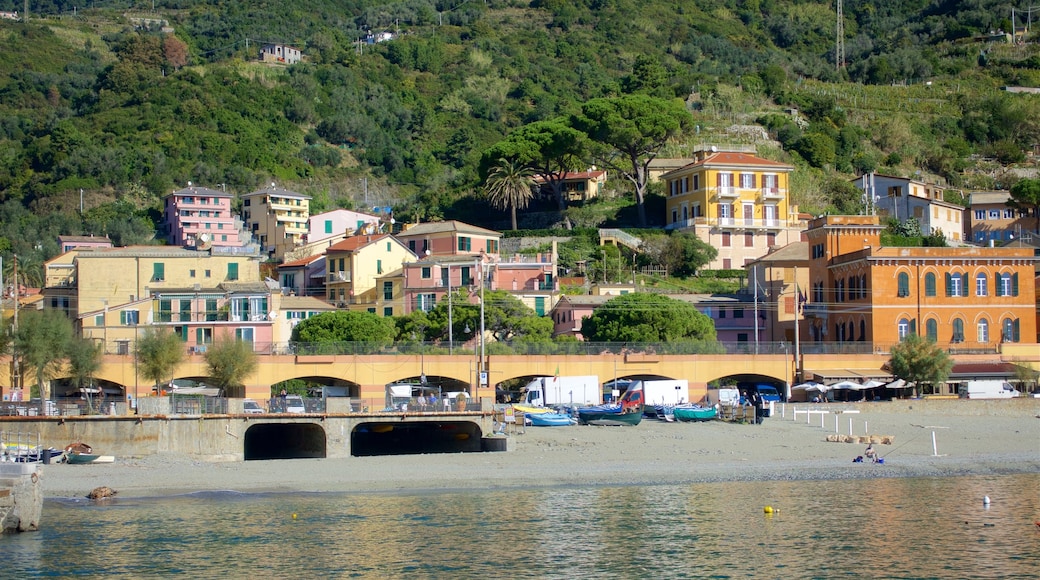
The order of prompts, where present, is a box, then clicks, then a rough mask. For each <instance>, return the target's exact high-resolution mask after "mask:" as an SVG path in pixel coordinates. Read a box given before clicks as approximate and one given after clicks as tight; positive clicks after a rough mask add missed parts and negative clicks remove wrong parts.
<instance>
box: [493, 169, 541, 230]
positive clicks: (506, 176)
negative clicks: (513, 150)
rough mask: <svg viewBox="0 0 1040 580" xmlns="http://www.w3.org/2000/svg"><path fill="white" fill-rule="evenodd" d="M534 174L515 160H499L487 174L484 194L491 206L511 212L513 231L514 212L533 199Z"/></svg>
mask: <svg viewBox="0 0 1040 580" xmlns="http://www.w3.org/2000/svg"><path fill="white" fill-rule="evenodd" d="M534 188H535V182H534V172H533V171H531V168H530V167H528V166H527V165H525V164H523V163H520V162H519V161H517V160H515V159H505V158H502V159H499V160H498V165H496V166H495V167H493V168H492V169H491V171H489V172H488V177H487V182H486V183H485V184H484V192H485V193H486V194H487V196H488V200H489V201H490V202H491V205H492V206H494V207H496V208H498V209H507V208H508V209H510V210H512V218H513V229H514V230H515V229H516V210H517V208H520V209H523V208H525V207H527V204H529V203H530V202H531V198H532V197H534Z"/></svg>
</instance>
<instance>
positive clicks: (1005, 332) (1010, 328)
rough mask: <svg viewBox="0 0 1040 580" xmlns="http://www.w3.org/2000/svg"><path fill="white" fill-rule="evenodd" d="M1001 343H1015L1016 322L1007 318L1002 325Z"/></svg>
mask: <svg viewBox="0 0 1040 580" xmlns="http://www.w3.org/2000/svg"><path fill="white" fill-rule="evenodd" d="M1001 327H1002V329H1001V331H1000V341H1001V342H1015V341H1014V340H1013V337H1014V336H1015V321H1013V320H1011V319H1010V318H1005V319H1004V323H1003V324H1001Z"/></svg>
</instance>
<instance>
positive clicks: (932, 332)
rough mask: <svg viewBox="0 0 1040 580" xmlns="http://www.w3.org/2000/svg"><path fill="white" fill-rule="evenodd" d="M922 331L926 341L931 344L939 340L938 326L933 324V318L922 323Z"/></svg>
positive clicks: (935, 323)
mask: <svg viewBox="0 0 1040 580" xmlns="http://www.w3.org/2000/svg"><path fill="white" fill-rule="evenodd" d="M924 331H925V336H927V338H928V340H930V341H932V342H936V341H937V340H939V324H938V323H937V322H935V319H934V318H929V319H928V321H927V322H925V323H924Z"/></svg>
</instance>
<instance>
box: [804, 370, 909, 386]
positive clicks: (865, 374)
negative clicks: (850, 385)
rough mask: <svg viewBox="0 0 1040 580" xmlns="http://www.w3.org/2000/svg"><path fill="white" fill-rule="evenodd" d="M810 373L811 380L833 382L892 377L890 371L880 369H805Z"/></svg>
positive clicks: (880, 379)
mask: <svg viewBox="0 0 1040 580" xmlns="http://www.w3.org/2000/svg"><path fill="white" fill-rule="evenodd" d="M809 373H812V375H813V380H815V381H817V382H820V383H833V382H837V381H859V382H861V383H862V382H865V381H868V380H871V379H877V380H879V381H884V382H888V381H891V380H892V379H894V378H895V377H893V376H892V374H891V373H886V372H885V371H883V370H881V369H827V370H819V371H814V370H810V371H806V375H808V374H809Z"/></svg>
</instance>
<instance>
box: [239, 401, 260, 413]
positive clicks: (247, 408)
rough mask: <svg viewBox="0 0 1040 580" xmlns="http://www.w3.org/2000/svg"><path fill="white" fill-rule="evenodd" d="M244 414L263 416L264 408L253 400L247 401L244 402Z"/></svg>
mask: <svg viewBox="0 0 1040 580" xmlns="http://www.w3.org/2000/svg"><path fill="white" fill-rule="evenodd" d="M242 412H243V413H245V414H246V415H262V414H263V413H264V408H263V407H261V406H260V404H259V403H257V402H256V401H254V400H253V399H245V400H243V401H242Z"/></svg>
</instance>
